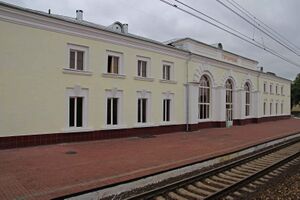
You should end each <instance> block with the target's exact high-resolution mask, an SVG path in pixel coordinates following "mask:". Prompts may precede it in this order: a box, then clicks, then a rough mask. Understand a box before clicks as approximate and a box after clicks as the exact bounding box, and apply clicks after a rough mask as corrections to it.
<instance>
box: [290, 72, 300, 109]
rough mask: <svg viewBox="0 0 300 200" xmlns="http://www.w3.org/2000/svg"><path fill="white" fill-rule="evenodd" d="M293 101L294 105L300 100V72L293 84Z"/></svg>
mask: <svg viewBox="0 0 300 200" xmlns="http://www.w3.org/2000/svg"><path fill="white" fill-rule="evenodd" d="M291 101H292V106H295V105H297V104H299V102H300V73H299V74H298V75H297V77H296V79H295V80H294V81H293V83H292V86H291Z"/></svg>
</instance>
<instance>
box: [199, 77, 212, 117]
mask: <svg viewBox="0 0 300 200" xmlns="http://www.w3.org/2000/svg"><path fill="white" fill-rule="evenodd" d="M209 117H210V84H209V79H208V78H207V76H205V75H204V76H202V77H201V78H200V86H199V94H198V118H199V119H209Z"/></svg>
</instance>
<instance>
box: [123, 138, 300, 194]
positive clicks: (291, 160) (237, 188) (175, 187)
mask: <svg viewBox="0 0 300 200" xmlns="http://www.w3.org/2000/svg"><path fill="white" fill-rule="evenodd" d="M299 140H300V139H299V138H297V139H294V140H292V141H288V142H286V143H284V144H281V145H278V146H275V147H273V148H271V149H268V150H264V151H262V152H259V153H256V154H254V155H250V156H248V157H246V158H242V159H240V160H237V161H234V162H232V163H229V164H226V165H224V166H221V167H218V168H216V169H212V170H210V171H208V172H205V173H203V174H199V175H196V176H193V177H189V178H185V179H182V180H180V181H177V182H172V183H170V184H167V185H163V186H162V187H159V188H155V189H153V190H151V191H146V192H144V193H141V194H138V195H135V196H131V197H128V198H126V199H127V200H134V199H139V200H140V199H153V200H169V199H172V200H189V199H199V200H202V199H228V200H233V199H240V198H242V197H243V196H245V195H247V194H249V193H251V192H254V191H255V190H257V189H258V188H259V187H260V186H261V185H263V184H266V183H267V182H268V181H270V179H272V178H273V177H275V176H278V175H280V174H281V172H283V171H284V170H286V169H287V168H288V167H289V166H290V165H293V164H296V163H297V162H299V161H300V153H299V152H300V141H299Z"/></svg>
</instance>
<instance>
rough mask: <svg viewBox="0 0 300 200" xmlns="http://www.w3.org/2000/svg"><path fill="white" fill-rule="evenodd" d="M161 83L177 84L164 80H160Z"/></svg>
mask: <svg viewBox="0 0 300 200" xmlns="http://www.w3.org/2000/svg"><path fill="white" fill-rule="evenodd" d="M159 82H161V83H169V84H177V81H173V80H164V79H161V80H159Z"/></svg>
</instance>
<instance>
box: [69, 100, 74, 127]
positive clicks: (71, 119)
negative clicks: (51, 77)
mask: <svg viewBox="0 0 300 200" xmlns="http://www.w3.org/2000/svg"><path fill="white" fill-rule="evenodd" d="M74 114H75V98H74V97H70V99H69V126H70V127H73V126H74V125H75V124H74V119H75V118H74Z"/></svg>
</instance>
